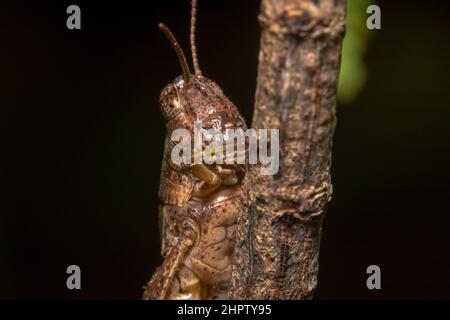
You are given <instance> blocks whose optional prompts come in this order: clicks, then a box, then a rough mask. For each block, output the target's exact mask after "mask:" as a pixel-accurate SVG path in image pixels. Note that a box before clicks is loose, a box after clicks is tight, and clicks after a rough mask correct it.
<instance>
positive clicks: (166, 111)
mask: <svg viewBox="0 0 450 320" xmlns="http://www.w3.org/2000/svg"><path fill="white" fill-rule="evenodd" d="M159 103H160V106H161V113H162V115H163V117H164V118H165V119H166V120H170V119H172V118H173V117H175V116H176V115H177V114H178V113H180V112H181V110H182V106H181V103H180V100H179V99H178V97H177V94H176V90H175V88H174V86H173V85H168V86H167V87H166V88H164V89H163V91H162V93H161V96H160V99H159Z"/></svg>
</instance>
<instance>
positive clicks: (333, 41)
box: [230, 0, 345, 299]
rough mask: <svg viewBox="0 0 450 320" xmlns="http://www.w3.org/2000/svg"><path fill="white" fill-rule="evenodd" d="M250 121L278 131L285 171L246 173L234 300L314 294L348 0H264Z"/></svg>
mask: <svg viewBox="0 0 450 320" xmlns="http://www.w3.org/2000/svg"><path fill="white" fill-rule="evenodd" d="M259 22H260V24H261V29H262V33H261V48H260V54H259V67H258V79H257V81H258V83H257V90H256V101H255V113H254V118H253V124H252V127H253V128H255V129H260V128H266V129H273V128H278V129H279V130H280V170H279V172H278V174H276V175H274V176H264V175H261V174H260V171H259V168H258V167H257V166H256V167H253V168H252V169H251V170H250V173H249V174H248V177H247V180H246V181H245V184H246V189H247V190H249V195H248V201H249V203H248V205H249V210H248V213H247V214H246V215H244V216H242V217H241V218H240V221H239V229H238V242H237V247H236V259H237V261H236V264H235V265H234V270H233V279H232V289H231V291H230V298H232V299H310V298H312V296H313V293H314V289H315V288H316V285H317V272H318V265H319V264H318V257H319V247H320V235H321V226H322V221H323V217H324V213H325V207H326V205H327V203H328V202H329V201H330V199H331V193H332V186H331V178H330V164H331V146H332V137H333V132H334V128H335V124H336V116H335V113H336V91H337V82H338V74H339V65H340V56H341V44H342V38H343V35H344V31H345V0H263V1H262V6H261V13H260V16H259Z"/></svg>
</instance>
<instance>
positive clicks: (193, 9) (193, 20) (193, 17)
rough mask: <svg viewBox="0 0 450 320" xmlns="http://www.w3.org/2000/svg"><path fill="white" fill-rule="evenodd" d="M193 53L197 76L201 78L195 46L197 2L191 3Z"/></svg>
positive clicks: (193, 0) (195, 0) (194, 0)
mask: <svg viewBox="0 0 450 320" xmlns="http://www.w3.org/2000/svg"><path fill="white" fill-rule="evenodd" d="M191 5H192V6H191V51H192V61H193V63H194V70H195V75H196V76H198V77H201V75H202V71H201V70H200V67H199V66H198V57H197V47H196V46H195V22H196V21H197V18H196V16H197V0H192V1H191Z"/></svg>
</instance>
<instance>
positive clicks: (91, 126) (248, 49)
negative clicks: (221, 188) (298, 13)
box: [0, 0, 450, 299]
mask: <svg viewBox="0 0 450 320" xmlns="http://www.w3.org/2000/svg"><path fill="white" fill-rule="evenodd" d="M92 2H93V1H90V2H87V1H76V2H74V3H76V4H78V5H79V6H80V7H81V12H82V14H81V20H82V22H81V23H82V29H81V30H79V31H70V30H68V29H66V18H67V16H68V15H67V14H66V13H65V12H66V8H67V6H68V5H70V4H73V3H72V2H65V1H61V2H60V3H59V4H56V5H50V4H47V3H45V2H35V3H34V4H31V3H29V4H26V3H23V2H21V3H16V4H13V3H5V2H3V4H2V5H1V10H0V41H1V49H0V63H1V70H0V81H1V83H0V92H1V103H0V111H1V114H0V128H1V132H0V133H1V138H0V141H1V160H0V161H1V162H2V165H1V168H0V174H1V176H0V181H1V186H2V190H1V202H0V213H1V214H0V298H39V299H41V298H43V299H45V298H57V299H66V298H68V299H70V298H83V299H96V298H115V299H137V298H140V295H141V292H142V290H141V289H142V286H143V285H144V284H145V282H146V281H147V280H148V279H149V277H150V276H151V274H152V272H153V271H154V268H155V267H156V266H157V265H158V264H159V263H160V260H159V240H158V237H159V236H158V230H157V206H158V198H157V189H158V184H159V172H160V162H161V157H162V148H163V137H164V123H163V119H162V117H161V116H160V113H159V109H158V104H157V101H158V97H159V92H160V90H161V89H162V88H163V86H164V85H166V84H167V83H169V82H170V81H172V80H173V79H174V78H175V77H176V76H177V75H179V74H180V73H181V72H180V68H179V65H178V62H177V60H176V57H175V54H174V53H173V51H172V49H171V47H170V45H169V44H168V43H167V41H166V40H165V38H164V37H163V36H162V35H161V34H160V32H159V30H158V28H157V23H158V22H160V21H163V22H165V23H167V24H168V25H169V26H170V27H171V28H172V29H173V31H174V33H175V34H176V36H177V37H178V39H179V41H180V43H181V45H182V47H183V48H184V49H185V51H186V53H187V54H188V53H189V50H188V32H189V6H190V5H189V2H188V1H164V2H162V1H159V2H157V1H145V2H136V1H135V2H129V1H128V2H125V1H116V2H113V3H111V2H110V1H95V4H94V3H92ZM163 3H164V4H163ZM377 4H379V5H380V7H381V10H382V30H379V31H373V32H374V33H375V35H374V36H373V39H372V40H371V43H370V46H369V49H368V53H367V54H366V57H365V62H366V65H367V68H368V81H367V83H366V85H365V87H364V89H363V90H362V92H361V93H360V94H359V95H358V97H357V98H356V99H355V100H353V101H352V102H351V103H348V104H346V105H341V104H340V105H339V106H338V125H337V129H336V134H335V139H334V154H333V168H332V175H333V183H334V195H333V201H332V203H331V204H330V206H329V209H328V215H327V217H326V219H325V223H324V233H323V238H322V250H321V254H320V272H319V286H318V289H317V292H316V298H319V299H329V298H339V299H347V298H356V299H360V298H364V299H366V298H367V299H372V298H373V299H379V298H384V299H393V298H395V299H398V298H427V299H428V298H447V299H448V298H450V290H449V287H450V275H449V270H450V257H449V251H450V235H449V227H450V215H449V214H450V205H449V203H448V201H449V198H450V193H449V186H448V184H449V179H450V172H449V170H448V169H449V163H450V148H449V147H450V141H449V139H450V109H449V107H450V104H449V102H450V101H449V100H450V98H449V93H448V91H449V84H450V81H449V76H448V74H449V71H450V68H449V57H450V47H449V42H448V39H450V20H449V18H450V15H449V13H450V12H449V6H448V4H446V3H445V2H444V1H427V2H423V1H418V2H414V3H413V2H411V1H378V2H377ZM258 10H259V1H256V0H252V1H250V0H245V1H238V0H232V1H231V0H226V1H200V4H199V16H198V33H197V42H198V47H199V58H200V65H201V67H202V69H203V72H204V74H205V75H206V76H208V77H210V78H212V79H214V80H215V81H216V82H218V83H219V85H221V87H222V89H223V90H224V92H225V93H226V94H227V95H228V96H229V97H230V98H231V100H232V101H233V102H235V104H236V105H237V106H238V107H239V109H240V110H241V112H242V114H243V115H244V117H245V118H246V119H247V122H248V123H250V120H251V114H252V110H253V100H254V91H255V79H256V68H257V56H258V46H259V27H258V24H257V20H256V16H257V13H258ZM362 27H364V26H362ZM70 264H76V265H79V266H80V267H81V270H82V290H80V291H76V290H74V291H69V290H67V289H66V277H67V275H66V267H67V266H68V265H70ZM371 264H377V265H379V266H380V267H381V270H382V289H381V290H378V291H377V290H375V291H369V290H368V289H367V288H366V285H365V281H366V278H367V275H366V273H365V271H366V268H367V266H368V265H371Z"/></svg>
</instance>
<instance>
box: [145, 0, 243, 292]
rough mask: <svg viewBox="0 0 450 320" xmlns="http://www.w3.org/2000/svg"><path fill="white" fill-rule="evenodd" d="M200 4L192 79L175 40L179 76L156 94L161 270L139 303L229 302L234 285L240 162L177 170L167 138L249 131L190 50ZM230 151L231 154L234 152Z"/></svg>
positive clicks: (172, 39)
mask: <svg viewBox="0 0 450 320" xmlns="http://www.w3.org/2000/svg"><path fill="white" fill-rule="evenodd" d="M196 8H197V1H195V0H194V1H192V12H191V36H190V40H191V50H192V58H193V65H194V69H195V74H194V75H192V74H191V73H190V71H189V66H188V64H187V61H186V58H185V56H184V54H183V51H182V49H181V48H180V46H179V45H178V42H177V41H176V39H175V37H174V35H173V34H172V32H171V31H170V30H169V28H168V27H166V26H165V25H164V24H160V25H159V27H160V29H161V31H162V32H163V33H164V34H165V36H166V37H167V39H168V40H169V42H170V43H171V44H172V46H173V48H174V50H175V52H176V54H177V56H178V59H179V61H180V64H181V68H182V71H183V74H182V76H179V77H178V78H176V79H175V80H174V82H173V83H170V84H168V85H167V86H166V87H165V88H164V89H163V90H162V92H161V95H160V99H159V101H160V106H161V112H162V114H163V117H164V118H165V120H166V130H167V137H166V140H165V148H164V159H163V162H162V169H161V181H160V188H159V197H160V199H161V200H162V202H163V204H162V205H161V206H160V209H159V219H160V226H161V227H160V231H161V237H162V240H161V242H162V244H161V247H162V248H161V249H162V250H161V254H162V256H163V258H164V262H163V264H162V266H160V267H159V268H158V269H157V270H156V272H155V273H154V275H153V277H152V278H151V280H150V281H149V282H148V284H147V286H146V287H145V291H144V295H143V299H146V300H149V299H226V298H227V295H228V289H229V286H230V282H231V270H232V264H233V251H234V238H235V235H234V234H235V228H236V222H237V219H238V217H239V215H240V214H241V212H242V210H243V206H244V204H243V191H242V179H243V178H244V176H245V173H246V171H247V167H246V166H245V165H243V164H225V165H218V164H213V165H208V164H205V163H203V162H202V163H196V164H190V165H185V164H182V165H177V164H175V163H173V161H172V160H171V151H172V148H173V142H172V141H171V139H170V136H171V133H172V132H173V131H174V130H175V129H177V128H183V129H187V130H188V131H189V132H190V133H193V132H194V123H195V121H198V120H200V121H202V123H203V125H202V126H203V128H204V129H210V128H214V129H218V130H220V131H222V132H225V130H226V129H244V130H245V129H246V125H245V122H244V120H243V118H242V117H241V115H240V114H239V112H238V110H237V108H236V106H235V105H234V104H233V103H232V102H231V101H230V100H228V98H227V97H226V96H225V95H224V94H223V92H222V90H221V89H220V87H219V86H218V85H217V84H216V83H215V82H214V81H212V80H210V79H208V78H206V77H204V76H203V75H202V72H201V70H200V68H199V65H198V59H197V51H196V47H195V19H196ZM233 152H234V151H233Z"/></svg>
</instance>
